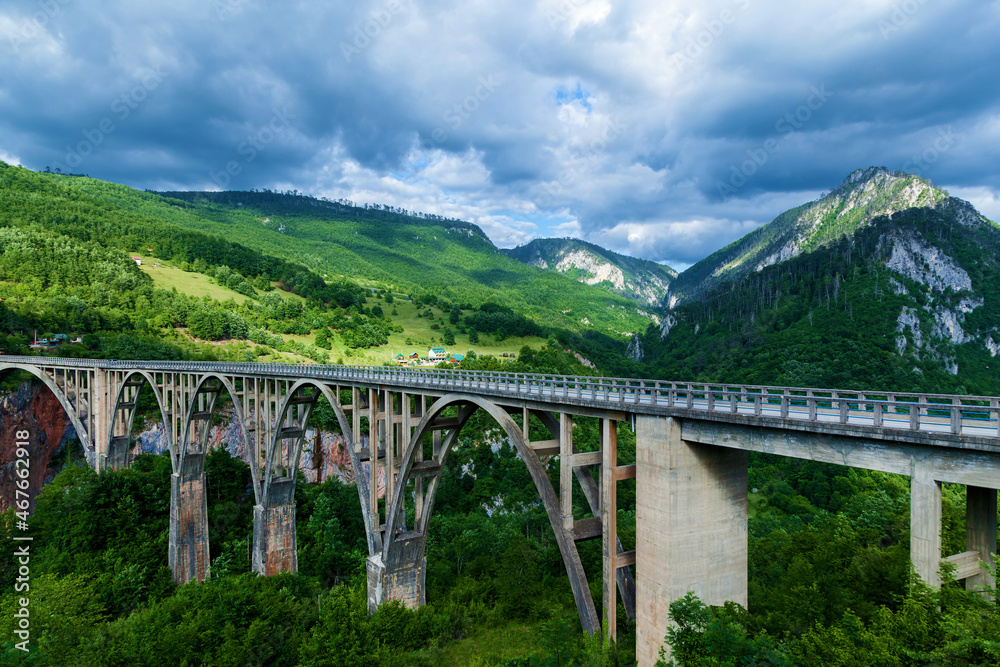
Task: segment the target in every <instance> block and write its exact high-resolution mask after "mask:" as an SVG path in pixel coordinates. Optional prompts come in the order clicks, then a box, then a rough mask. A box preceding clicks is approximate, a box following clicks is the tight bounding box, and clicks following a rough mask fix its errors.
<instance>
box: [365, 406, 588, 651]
mask: <svg viewBox="0 0 1000 667" xmlns="http://www.w3.org/2000/svg"><path fill="white" fill-rule="evenodd" d="M456 406H457V407H458V408H459V417H458V419H457V426H456V427H455V428H454V429H453V430H452V431H451V432H450V433H449V434H448V437H447V438H445V439H443V442H442V446H441V448H440V450H439V452H437V456H436V458H435V460H434V461H433V463H434V464H435V465H436V466H437V470H436V472H435V474H434V475H433V478H432V480H431V482H430V484H429V485H428V488H427V492H426V499H425V500H424V511H423V512H422V513H421V516H420V517H419V519H418V522H417V524H416V525H414V527H413V529H412V530H410V531H406V532H400V531H399V530H398V527H399V526H401V525H402V524H403V517H402V516H401V514H402V512H403V502H404V499H405V494H406V488H407V485H408V484H409V482H410V480H411V478H412V477H413V474H414V464H415V462H416V461H415V459H416V453H417V448H418V447H423V440H424V436H425V435H426V434H427V433H429V432H431V431H432V429H433V423H434V420H435V419H436V418H437V417H439V416H440V415H441V413H442V412H443V411H444V410H445V409H447V408H451V407H456ZM477 410H483V411H484V412H486V413H487V414H488V415H489V416H490V417H492V418H493V420H494V421H496V422H497V424H499V425H500V427H501V428H503V430H504V432H505V433H506V434H507V438H508V439H509V440H510V442H511V443H512V444H513V445H514V448H515V449H516V450H517V452H518V454H520V456H521V460H523V461H524V463H525V465H526V466H527V467H528V473H529V474H530V475H531V479H532V481H533V482H534V484H535V489H536V490H537V491H538V495H539V497H540V498H541V500H542V505H543V506H544V507H545V513H546V515H547V516H548V518H549V523H550V524H551V526H552V531H553V533H554V534H555V538H556V543H557V544H558V546H559V552H560V554H561V555H562V558H563V564H564V565H565V567H566V574H567V575H568V576H569V580H570V586H571V588H572V589H573V597H574V599H575V601H576V607H577V611H578V613H579V615H580V624H581V625H582V626H583V629H584V630H585V631H586V632H590V633H594V632H600V629H601V622H600V618H599V617H598V615H597V610H596V608H595V606H594V600H593V598H592V597H591V595H590V588H589V586H588V584H587V575H586V572H585V571H584V569H583V563H582V562H581V560H580V554H579V552H578V551H577V548H576V543H575V541H574V540H573V538H572V536H571V535H569V534H568V532H567V531H566V530H565V529H564V528H563V520H562V514H561V510H560V505H559V498H558V496H557V495H556V492H555V489H554V488H553V487H552V483H551V482H550V481H549V477H548V473H547V472H546V470H545V466H544V465H543V464H542V462H541V460H540V459H539V458H538V454H537V453H535V451H534V450H533V449H532V448H531V446H530V444H529V443H528V441H527V440H526V439H525V436H524V433H523V432H522V430H521V427H520V426H518V425H517V423H516V422H515V421H514V420H513V419H512V418H511V416H510V415H509V414H508V413H507V412H506V411H505V410H504V409H503V408H501V407H500V406H498V405H497V404H495V403H493V402H492V401H490V400H488V399H486V398H484V397H482V396H476V395H472V394H447V395H445V396H443V397H441V398H440V399H438V400H437V401H435V402H434V404H433V405H432V406H431V407H430V408H429V409H428V410H427V412H426V414H425V415H424V416H423V418H422V419H421V420H420V423H419V424H418V425H417V427H416V429H415V430H414V432H413V436H412V438H410V441H409V443H408V445H407V447H406V450H405V451H404V452H403V458H402V461H401V463H400V468H399V479H398V482H397V484H396V489H397V491H396V493H395V494H394V496H393V498H392V504H391V506H390V509H389V511H388V512H387V514H386V534H385V538H384V540H383V547H382V553H381V562H382V564H384V567H385V568H386V571H387V572H390V573H391V570H393V569H394V568H396V567H397V566H400V565H402V564H403V563H404V562H405V563H408V564H411V565H412V564H413V563H419V562H421V561H422V559H423V550H424V545H425V542H426V536H427V528H428V526H429V522H430V516H431V513H432V512H433V503H434V498H435V496H436V493H437V489H438V486H439V485H440V480H441V471H442V469H443V466H444V463H445V462H446V461H447V458H448V454H449V453H450V451H451V448H452V446H453V445H454V442H455V440H456V439H457V436H458V433H459V432H460V431H461V429H462V427H463V426H464V425H465V423H466V422H467V421H468V419H469V418H470V417H471V416H472V415H473V414H474V413H475V412H476V411H477ZM547 426H548V425H547ZM390 527H397V528H396V529H392V528H390ZM370 585H371V584H369V586H370ZM371 595H372V593H371V591H370V592H369V597H370V598H371Z"/></svg>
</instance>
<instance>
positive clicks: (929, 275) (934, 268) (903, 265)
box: [887, 230, 972, 292]
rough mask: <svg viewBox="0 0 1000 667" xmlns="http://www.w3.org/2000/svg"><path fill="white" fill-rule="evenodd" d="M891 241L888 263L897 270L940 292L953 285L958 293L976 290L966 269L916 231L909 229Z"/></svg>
mask: <svg viewBox="0 0 1000 667" xmlns="http://www.w3.org/2000/svg"><path fill="white" fill-rule="evenodd" d="M887 240H888V241H889V242H890V243H892V255H891V257H890V258H889V261H888V263H887V266H888V267H889V268H890V269H892V270H893V271H896V272H897V273H900V274H902V275H904V276H906V277H907V278H910V279H912V280H915V281H917V282H918V283H921V284H922V285H927V286H928V287H930V288H931V289H933V290H935V291H938V292H943V291H945V290H946V289H947V288H949V287H950V288H951V289H953V290H955V291H956V292H959V291H963V290H971V289H972V279H971V278H970V277H969V274H968V273H966V272H965V269H963V268H962V267H961V266H959V265H958V263H957V262H956V261H955V260H953V259H952V258H951V257H949V256H948V255H946V254H944V252H942V251H941V249H940V248H937V247H936V246H932V245H930V244H928V243H926V242H925V241H924V240H923V239H921V238H920V236H919V235H918V234H917V233H916V232H914V231H912V230H906V231H903V232H901V233H899V234H893V235H892V236H891V237H889V238H888V239H887Z"/></svg>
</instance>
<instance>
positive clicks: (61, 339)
mask: <svg viewBox="0 0 1000 667" xmlns="http://www.w3.org/2000/svg"><path fill="white" fill-rule="evenodd" d="M49 342H50V343H54V344H56V345H60V344H62V343H68V342H69V336H67V335H66V334H56V335H55V336H53V337H52V338H50V339H49Z"/></svg>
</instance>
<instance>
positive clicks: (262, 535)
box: [252, 479, 299, 575]
mask: <svg viewBox="0 0 1000 667" xmlns="http://www.w3.org/2000/svg"><path fill="white" fill-rule="evenodd" d="M265 502H266V505H255V506H254V508H253V556H252V567H253V571H254V572H257V573H258V574H263V575H272V574H280V573H282V572H296V571H297V570H298V569H299V556H298V551H297V546H296V535H295V480H294V479H276V480H274V481H272V482H271V488H270V491H269V493H268V494H267V500H266V501H265Z"/></svg>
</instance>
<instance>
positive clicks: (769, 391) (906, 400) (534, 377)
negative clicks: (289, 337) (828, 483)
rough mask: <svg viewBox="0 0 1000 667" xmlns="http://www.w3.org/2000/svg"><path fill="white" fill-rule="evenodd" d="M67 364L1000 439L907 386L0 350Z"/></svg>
mask: <svg viewBox="0 0 1000 667" xmlns="http://www.w3.org/2000/svg"><path fill="white" fill-rule="evenodd" d="M4 361H6V362H8V363H26V364H33V365H38V366H56V367H68V368H80V367H101V368H108V369H123V370H124V369H132V368H136V369H140V368H141V369H145V370H151V371H156V370H162V371H181V372H218V373H227V374H234V375H260V374H264V375H271V376H282V377H313V378H321V379H325V380H330V381H338V380H340V381H348V382H362V383H371V384H382V385H385V384H398V385H402V386H409V387H425V388H428V389H440V390H447V391H484V392H492V393H502V394H510V395H516V396H524V397H531V398H536V399H550V400H552V401H555V402H558V401H560V400H565V401H586V402H592V403H599V404H602V405H605V406H608V407H613V408H615V409H625V410H628V409H629V406H635V408H633V409H636V408H638V409H639V411H641V408H642V407H650V406H662V407H666V408H670V409H684V410H701V411H707V412H714V413H726V412H728V413H730V414H734V415H737V414H739V415H753V416H755V417H777V418H780V419H788V420H802V421H808V422H817V423H825V424H838V423H839V424H856V425H864V426H873V427H876V428H883V429H905V430H910V431H929V432H936V433H951V434H953V435H963V434H966V435H977V436H986V437H1000V398H997V397H992V396H955V395H949V394H917V393H908V392H878V391H852V390H840V389H817V388H807V387H806V388H803V387H775V386H766V385H743V384H728V383H703V382H670V381H664V380H650V379H636V378H613V377H611V378H609V377H586V376H567V375H552V374H544V373H502V372H499V371H468V370H459V369H451V368H447V369H443V368H429V369H404V368H398V367H388V366H336V365H315V364H259V363H222V362H194V361H188V362H178V361H108V360H94V359H61V358H55V357H43V356H38V357H35V356H31V357H26V356H20V357H18V356H8V355H0V363H3V362H4Z"/></svg>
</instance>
